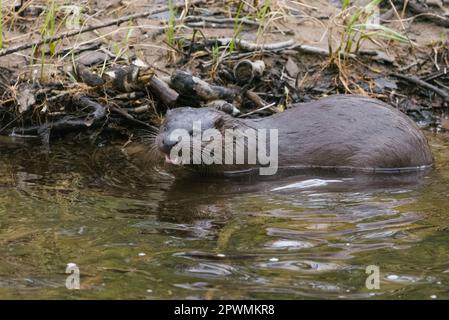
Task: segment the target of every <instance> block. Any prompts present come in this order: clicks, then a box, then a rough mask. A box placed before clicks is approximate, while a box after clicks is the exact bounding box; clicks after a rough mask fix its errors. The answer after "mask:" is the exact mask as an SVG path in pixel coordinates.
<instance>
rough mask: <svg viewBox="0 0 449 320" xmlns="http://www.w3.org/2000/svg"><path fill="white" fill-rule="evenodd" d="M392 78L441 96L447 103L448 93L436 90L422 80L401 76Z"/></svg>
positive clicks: (448, 100) (396, 75)
mask: <svg viewBox="0 0 449 320" xmlns="http://www.w3.org/2000/svg"><path fill="white" fill-rule="evenodd" d="M393 76H394V77H396V78H399V79H402V80H406V81H408V82H411V83H414V84H416V85H418V86H420V87H423V88H426V89H429V90H432V91H433V92H435V93H436V94H438V95H439V96H441V97H442V98H443V99H444V100H445V101H447V102H449V93H448V92H446V91H445V90H442V89H440V88H437V87H435V86H434V85H432V84H430V83H428V82H426V81H424V80H421V79H419V78H418V77H416V76H406V75H402V74H393Z"/></svg>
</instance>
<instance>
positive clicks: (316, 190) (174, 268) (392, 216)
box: [0, 135, 449, 299]
mask: <svg viewBox="0 0 449 320" xmlns="http://www.w3.org/2000/svg"><path fill="white" fill-rule="evenodd" d="M429 138H430V139H431V144H432V148H433V151H434V154H435V157H436V160H437V165H436V169H434V170H432V171H430V172H427V173H421V174H409V175H377V176H356V175H351V174H349V173H346V174H335V173H330V172H327V173H323V172H321V173H320V172H309V173H300V172H298V173H296V174H291V173H288V174H285V175H283V176H280V177H276V178H275V179H267V178H264V179H262V180H261V179H257V178H254V177H240V178H232V179H231V178H228V179H204V178H198V177H197V178H189V177H183V178H178V179H175V178H174V177H173V176H172V175H171V174H170V173H169V172H167V171H166V170H165V169H164V168H163V167H157V166H156V167H154V166H153V165H150V164H148V163H145V161H143V160H142V159H140V158H139V155H138V154H137V155H134V156H129V154H128V155H126V154H124V153H123V152H122V151H121V146H120V145H118V144H117V145H104V146H101V147H91V146H85V145H77V144H67V142H66V143H55V144H53V145H52V147H51V148H50V150H45V149H44V148H42V147H40V146H39V143H38V142H36V141H34V140H17V139H16V140H14V139H10V138H2V139H1V140H0V145H1V157H0V298H46V299H52V298H122V299H130V298H137V299H160V298H165V299H175V298H180V299H186V298H188V299H219V298H228V299H237V298H249V299H256V298H273V299H281V298H286V299H298V298H299V299H300V298H337V299H348V298H361V299H378V298H386V299H394V298H407V299H411V298H419V299H421V298H423V299H431V297H432V298H435V297H436V298H437V299H445V298H446V299H447V298H449V232H448V227H449V212H448V211H449V210H448V209H447V204H448V200H449V190H448V181H449V137H446V136H442V135H440V136H436V137H433V136H429ZM68 263H76V264H77V266H78V267H79V268H80V272H81V281H80V282H81V290H68V289H66V287H65V280H66V277H67V275H66V274H65V268H66V266H67V264H68ZM370 265H375V266H378V267H379V270H380V289H378V290H375V289H371V290H370V289H367V288H366V286H365V281H366V278H367V276H368V275H367V274H366V272H365V270H366V268H367V267H368V266H370Z"/></svg>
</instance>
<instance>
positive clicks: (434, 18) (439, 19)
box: [407, 1, 449, 28]
mask: <svg viewBox="0 0 449 320" xmlns="http://www.w3.org/2000/svg"><path fill="white" fill-rule="evenodd" d="M407 6H408V8H409V9H410V11H412V12H413V13H414V14H417V15H418V16H420V17H422V18H424V19H426V20H429V21H431V22H433V23H435V24H436V25H439V26H442V27H446V28H449V18H448V17H445V16H442V15H439V14H433V13H432V10H430V8H429V7H428V5H427V4H425V3H419V2H417V1H408V2H407Z"/></svg>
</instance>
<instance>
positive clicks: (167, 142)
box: [162, 137, 178, 154]
mask: <svg viewBox="0 0 449 320" xmlns="http://www.w3.org/2000/svg"><path fill="white" fill-rule="evenodd" d="M177 143H178V140H177V139H172V138H170V137H164V139H163V141H162V148H163V151H164V152H165V153H167V154H168V153H170V150H171V149H172V148H173V147H174V146H175V145H176V144H177Z"/></svg>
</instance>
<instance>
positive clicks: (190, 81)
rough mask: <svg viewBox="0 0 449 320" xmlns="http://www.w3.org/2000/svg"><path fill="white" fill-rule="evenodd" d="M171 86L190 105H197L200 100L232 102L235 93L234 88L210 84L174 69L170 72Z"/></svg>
mask: <svg viewBox="0 0 449 320" xmlns="http://www.w3.org/2000/svg"><path fill="white" fill-rule="evenodd" d="M171 86H172V88H174V89H175V90H176V91H177V92H178V93H179V94H180V95H181V96H182V98H183V99H185V100H187V101H188V102H189V103H190V104H191V105H192V106H199V104H200V101H212V100H225V101H228V102H232V101H233V100H234V98H235V96H236V94H237V92H236V91H235V90H232V89H229V88H225V87H220V86H214V85H210V84H208V83H207V82H205V81H204V80H201V79H200V78H198V77H195V76H193V75H192V74H190V73H188V72H186V71H181V70H176V71H175V72H174V73H173V74H172V76H171Z"/></svg>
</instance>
